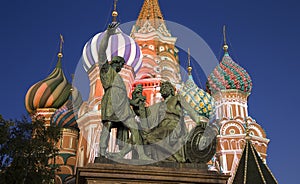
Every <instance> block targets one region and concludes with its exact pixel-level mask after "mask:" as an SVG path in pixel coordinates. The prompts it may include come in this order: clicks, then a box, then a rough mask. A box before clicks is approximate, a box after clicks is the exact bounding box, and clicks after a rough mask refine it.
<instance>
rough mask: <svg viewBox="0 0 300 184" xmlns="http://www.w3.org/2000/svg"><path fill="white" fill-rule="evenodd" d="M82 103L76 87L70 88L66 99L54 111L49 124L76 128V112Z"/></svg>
mask: <svg viewBox="0 0 300 184" xmlns="http://www.w3.org/2000/svg"><path fill="white" fill-rule="evenodd" d="M81 104H82V98H81V95H80V93H79V92H78V90H77V89H76V88H74V90H72V94H70V96H69V99H68V101H67V102H66V103H65V104H64V105H63V106H62V107H61V108H59V109H57V110H56V111H55V113H54V114H53V116H52V120H51V124H53V125H56V126H57V127H60V128H78V125H77V122H76V120H77V118H78V116H77V112H78V110H79V107H80V105H81Z"/></svg>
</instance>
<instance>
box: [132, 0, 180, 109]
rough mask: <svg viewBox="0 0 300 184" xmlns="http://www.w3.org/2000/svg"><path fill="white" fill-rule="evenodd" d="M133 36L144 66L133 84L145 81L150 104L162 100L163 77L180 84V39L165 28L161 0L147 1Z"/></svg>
mask: <svg viewBox="0 0 300 184" xmlns="http://www.w3.org/2000/svg"><path fill="white" fill-rule="evenodd" d="M131 37H132V38H133V39H134V40H135V41H136V42H137V43H138V45H139V46H140V48H141V50H142V53H143V62H142V66H141V69H140V70H139V71H138V72H137V74H136V81H135V84H134V86H136V85H137V84H142V85H143V87H144V95H145V96H146V97H147V104H148V105H152V104H153V103H155V102H158V101H160V100H161V96H160V93H159V85H160V80H161V79H163V80H167V81H170V82H171V83H173V84H179V83H181V76H180V66H179V59H178V49H177V48H176V47H175V42H176V40H177V38H175V37H172V35H171V34H170V32H169V30H168V29H167V27H166V23H165V20H164V18H163V15H162V12H161V9H160V6H159V3H158V0H145V1H144V4H143V6H142V9H141V11H140V13H139V16H138V19H137V21H136V24H135V25H134V26H133V28H132V31H131Z"/></svg>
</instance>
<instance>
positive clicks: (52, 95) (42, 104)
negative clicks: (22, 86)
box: [25, 57, 71, 114]
mask: <svg viewBox="0 0 300 184" xmlns="http://www.w3.org/2000/svg"><path fill="white" fill-rule="evenodd" d="M70 89H71V85H70V84H69V83H68V81H67V79H66V77H65V75H64V72H63V70H62V68H61V57H59V58H58V61H57V65H56V67H55V69H54V70H53V72H52V73H51V74H50V75H49V76H48V77H47V78H46V79H44V80H42V81H39V82H37V83H36V84H34V85H33V86H31V87H30V88H29V90H28V91H27V94H26V97H25V107H26V110H27V111H28V113H30V114H32V113H34V111H35V110H36V109H38V108H60V107H61V106H62V105H63V104H64V103H65V102H66V101H67V100H68V97H69V95H70Z"/></svg>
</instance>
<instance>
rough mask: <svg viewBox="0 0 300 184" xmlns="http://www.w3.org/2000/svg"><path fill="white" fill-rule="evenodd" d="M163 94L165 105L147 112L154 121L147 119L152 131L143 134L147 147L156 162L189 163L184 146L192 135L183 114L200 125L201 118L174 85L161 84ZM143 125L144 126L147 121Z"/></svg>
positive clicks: (155, 105) (155, 106) (157, 106)
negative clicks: (186, 114)
mask: <svg viewBox="0 0 300 184" xmlns="http://www.w3.org/2000/svg"><path fill="white" fill-rule="evenodd" d="M160 93H161V95H162V97H163V99H164V101H163V102H160V103H158V104H154V105H153V106H150V107H149V109H148V108H146V112H148V113H149V111H150V112H151V113H152V114H151V116H152V117H151V116H149V115H148V116H147V118H146V120H147V123H148V124H147V125H148V128H150V130H147V131H143V133H142V136H143V138H144V144H145V145H149V146H150V147H151V151H150V152H151V156H152V158H153V159H155V160H164V159H166V160H169V161H176V162H185V161H186V158H185V151H184V145H185V143H186V139H187V136H188V132H187V130H186V126H185V123H184V119H183V118H184V116H183V110H185V111H187V112H188V114H189V115H190V116H191V118H192V119H193V120H194V121H195V122H197V123H199V124H201V121H200V118H199V117H198V116H197V114H196V113H195V111H194V110H193V109H192V108H191V107H190V105H189V104H187V103H186V101H185V100H184V99H183V97H182V96H180V95H176V94H175V89H174V87H173V85H172V84H171V83H170V82H168V81H166V82H162V83H161V89H160ZM141 108H142V107H141ZM148 110H149V111H148ZM154 116H155V117H154ZM141 124H142V125H141V126H143V121H141ZM202 126H206V125H205V124H202ZM143 127H145V125H144V126H143ZM147 148H149V147H147Z"/></svg>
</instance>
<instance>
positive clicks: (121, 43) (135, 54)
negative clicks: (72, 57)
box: [82, 28, 143, 73]
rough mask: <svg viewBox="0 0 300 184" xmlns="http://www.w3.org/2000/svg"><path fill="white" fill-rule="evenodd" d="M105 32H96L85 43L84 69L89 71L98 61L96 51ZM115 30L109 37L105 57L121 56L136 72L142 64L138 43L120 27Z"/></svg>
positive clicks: (109, 58) (83, 54)
mask: <svg viewBox="0 0 300 184" xmlns="http://www.w3.org/2000/svg"><path fill="white" fill-rule="evenodd" d="M105 32H106V31H105ZM105 32H101V33H98V34H96V35H95V36H94V37H93V38H91V39H90V40H89V41H88V42H87V43H86V44H85V46H84V48H83V53H82V58H83V61H82V62H83V67H84V69H85V71H89V69H90V68H91V67H92V66H93V65H95V63H97V62H98V51H99V47H100V44H101V41H102V39H103V37H104V33H105ZM116 32H117V34H114V35H112V36H111V37H110V38H109V41H108V47H107V50H106V56H107V59H108V61H111V59H112V58H113V57H114V56H121V57H123V58H124V59H125V62H126V64H127V65H129V66H131V67H132V68H133V70H134V72H135V73H136V72H137V71H138V70H139V69H140V68H141V66H142V56H143V55H142V51H141V49H140V47H139V45H138V44H137V43H136V42H135V41H134V40H133V39H132V38H131V37H130V36H128V35H126V34H125V33H123V32H122V31H121V29H120V28H117V30H116Z"/></svg>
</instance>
